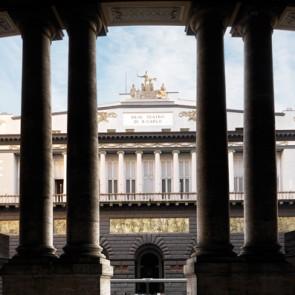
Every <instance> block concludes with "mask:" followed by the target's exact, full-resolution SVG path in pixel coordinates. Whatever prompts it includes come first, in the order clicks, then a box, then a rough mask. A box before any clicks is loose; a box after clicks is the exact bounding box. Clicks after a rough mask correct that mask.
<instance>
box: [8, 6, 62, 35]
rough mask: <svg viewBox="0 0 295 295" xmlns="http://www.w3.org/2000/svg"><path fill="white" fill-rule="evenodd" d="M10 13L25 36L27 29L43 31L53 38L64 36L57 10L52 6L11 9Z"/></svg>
mask: <svg viewBox="0 0 295 295" xmlns="http://www.w3.org/2000/svg"><path fill="white" fill-rule="evenodd" d="M9 15H10V17H11V18H12V19H13V21H14V22H15V23H16V25H17V27H18V28H19V30H20V32H21V35H22V36H23V35H24V34H25V33H26V32H27V31H31V32H33V31H37V30H39V31H42V32H43V33H45V34H46V35H47V36H48V38H50V39H51V40H60V39H62V38H63V32H62V24H61V23H60V21H59V17H58V15H57V14H56V11H55V10H54V9H53V8H52V7H50V6H46V5H45V6H44V7H42V8H41V7H30V8H23V9H21V10H14V9H11V10H9Z"/></svg>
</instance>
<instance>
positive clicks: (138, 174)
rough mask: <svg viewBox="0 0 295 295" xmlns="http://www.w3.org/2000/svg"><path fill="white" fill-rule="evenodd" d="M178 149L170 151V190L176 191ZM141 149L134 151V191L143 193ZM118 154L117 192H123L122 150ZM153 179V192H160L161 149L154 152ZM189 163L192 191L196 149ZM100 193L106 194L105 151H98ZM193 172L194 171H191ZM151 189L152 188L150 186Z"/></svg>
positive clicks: (178, 188) (178, 187)
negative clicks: (171, 184) (171, 179)
mask: <svg viewBox="0 0 295 295" xmlns="http://www.w3.org/2000/svg"><path fill="white" fill-rule="evenodd" d="M179 153H180V152H179V151H178V150H174V151H172V170H173V171H172V175H173V186H172V192H174V193H178V192H179V191H180V185H179ZM142 154H143V152H142V151H136V166H135V180H136V181H135V183H136V187H135V192H136V193H143V162H142ZM117 155H118V193H125V192H126V190H125V173H124V171H125V169H124V160H125V159H124V152H123V151H119V152H118V153H117ZM154 163H155V165H154V179H155V188H154V192H155V193H161V192H162V184H161V151H159V150H156V151H155V152H154ZM191 163H192V168H191V170H192V175H191V179H192V190H191V191H192V192H195V191H196V184H195V183H194V182H195V181H194V180H196V178H195V176H196V173H195V171H196V151H195V150H193V151H192V152H191ZM99 171H100V175H99V176H100V177H99V179H100V193H102V194H106V193H107V192H108V191H107V175H106V172H107V165H106V152H105V151H101V152H100V165H99ZM193 172H194V173H193ZM193 183H194V184H193ZM193 189H195V190H193ZM151 190H152V188H151Z"/></svg>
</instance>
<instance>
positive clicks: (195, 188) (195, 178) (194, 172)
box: [191, 150, 197, 193]
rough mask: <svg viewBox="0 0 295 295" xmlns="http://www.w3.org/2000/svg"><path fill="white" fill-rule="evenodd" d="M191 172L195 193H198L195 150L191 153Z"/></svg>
mask: <svg viewBox="0 0 295 295" xmlns="http://www.w3.org/2000/svg"><path fill="white" fill-rule="evenodd" d="M191 167H192V169H191V171H192V175H191V177H192V189H191V191H192V192H193V193H196V192H197V152H196V151H195V150H192V151H191Z"/></svg>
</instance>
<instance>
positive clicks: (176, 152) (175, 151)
mask: <svg viewBox="0 0 295 295" xmlns="http://www.w3.org/2000/svg"><path fill="white" fill-rule="evenodd" d="M172 154H180V150H173V151H172Z"/></svg>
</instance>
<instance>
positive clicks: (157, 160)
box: [154, 150, 162, 193]
mask: <svg viewBox="0 0 295 295" xmlns="http://www.w3.org/2000/svg"><path fill="white" fill-rule="evenodd" d="M154 155H155V193H161V192H162V187H161V151H159V150H156V151H155V152H154Z"/></svg>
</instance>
